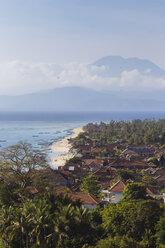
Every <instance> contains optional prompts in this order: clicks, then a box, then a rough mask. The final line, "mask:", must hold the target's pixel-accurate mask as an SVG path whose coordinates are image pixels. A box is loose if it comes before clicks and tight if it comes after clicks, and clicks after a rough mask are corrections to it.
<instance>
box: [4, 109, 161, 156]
mask: <svg viewBox="0 0 165 248" xmlns="http://www.w3.org/2000/svg"><path fill="white" fill-rule="evenodd" d="M146 118H150V119H153V118H155V119H159V118H165V112H81V113H76V112H74V113H73V112H72V113H64V112H63V113H59V112H58V113H1V114H0V145H1V147H0V149H3V148H4V147H7V146H9V145H14V144H16V143H18V142H19V141H20V140H22V141H27V142H29V143H31V144H32V145H33V146H34V147H36V148H39V149H43V150H45V151H47V152H50V150H49V149H50V145H51V144H53V143H55V142H57V141H58V140H61V139H62V138H64V137H66V136H69V135H71V134H72V129H73V128H75V127H81V126H84V125H85V124H87V123H89V122H98V123H99V122H109V121H110V120H116V121H119V120H125V121H130V120H133V119H146Z"/></svg>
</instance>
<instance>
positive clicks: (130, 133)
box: [81, 119, 165, 145]
mask: <svg viewBox="0 0 165 248" xmlns="http://www.w3.org/2000/svg"><path fill="white" fill-rule="evenodd" d="M84 130H85V131H86V132H87V133H88V135H89V136H90V138H92V139H94V140H96V143H97V144H98V145H105V144H108V143H113V142H120V143H123V144H125V143H128V144H151V143H155V142H160V143H161V144H164V143H165V119H160V120H158V121H156V120H150V119H145V120H139V119H137V120H133V121H131V122H127V121H111V122H110V123H108V124H105V123H100V124H92V123H90V124H88V125H86V126H85V127H84ZM82 139H83V137H81V140H82Z"/></svg>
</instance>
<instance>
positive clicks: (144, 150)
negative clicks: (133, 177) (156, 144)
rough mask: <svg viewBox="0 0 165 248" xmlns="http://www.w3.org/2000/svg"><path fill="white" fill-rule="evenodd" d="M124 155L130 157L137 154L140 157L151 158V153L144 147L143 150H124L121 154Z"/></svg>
mask: <svg viewBox="0 0 165 248" xmlns="http://www.w3.org/2000/svg"><path fill="white" fill-rule="evenodd" d="M122 153H123V154H124V155H130V154H135V155H136V154H138V155H140V156H142V157H145V156H153V152H152V151H151V150H150V149H148V148H146V147H144V148H131V147H129V148H126V149H125V150H124V151H123V152H122Z"/></svg>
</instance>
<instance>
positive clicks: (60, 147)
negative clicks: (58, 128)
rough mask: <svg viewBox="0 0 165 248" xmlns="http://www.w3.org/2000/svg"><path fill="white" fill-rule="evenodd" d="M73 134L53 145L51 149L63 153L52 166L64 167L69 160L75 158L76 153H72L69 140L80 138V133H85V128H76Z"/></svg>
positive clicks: (54, 160)
mask: <svg viewBox="0 0 165 248" xmlns="http://www.w3.org/2000/svg"><path fill="white" fill-rule="evenodd" d="M73 132H74V134H73V135H71V136H68V137H66V138H64V139H62V140H60V141H58V142H57V143H55V144H54V145H52V147H51V149H52V151H53V152H57V153H61V155H57V156H55V157H54V158H53V160H52V166H55V167H57V166H64V165H65V162H66V160H67V159H70V158H73V157H74V153H73V152H71V151H70V148H71V145H70V144H69V142H68V139H70V138H75V137H76V136H78V134H79V133H81V132H83V128H82V127H79V128H74V129H73Z"/></svg>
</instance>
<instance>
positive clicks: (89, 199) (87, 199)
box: [69, 192, 100, 205]
mask: <svg viewBox="0 0 165 248" xmlns="http://www.w3.org/2000/svg"><path fill="white" fill-rule="evenodd" d="M69 196H70V197H71V199H72V200H73V201H76V200H80V201H81V202H82V203H83V204H87V205H97V204H99V203H100V200H99V199H98V198H96V197H95V196H92V195H90V194H85V193H80V192H77V193H71V194H69Z"/></svg>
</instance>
